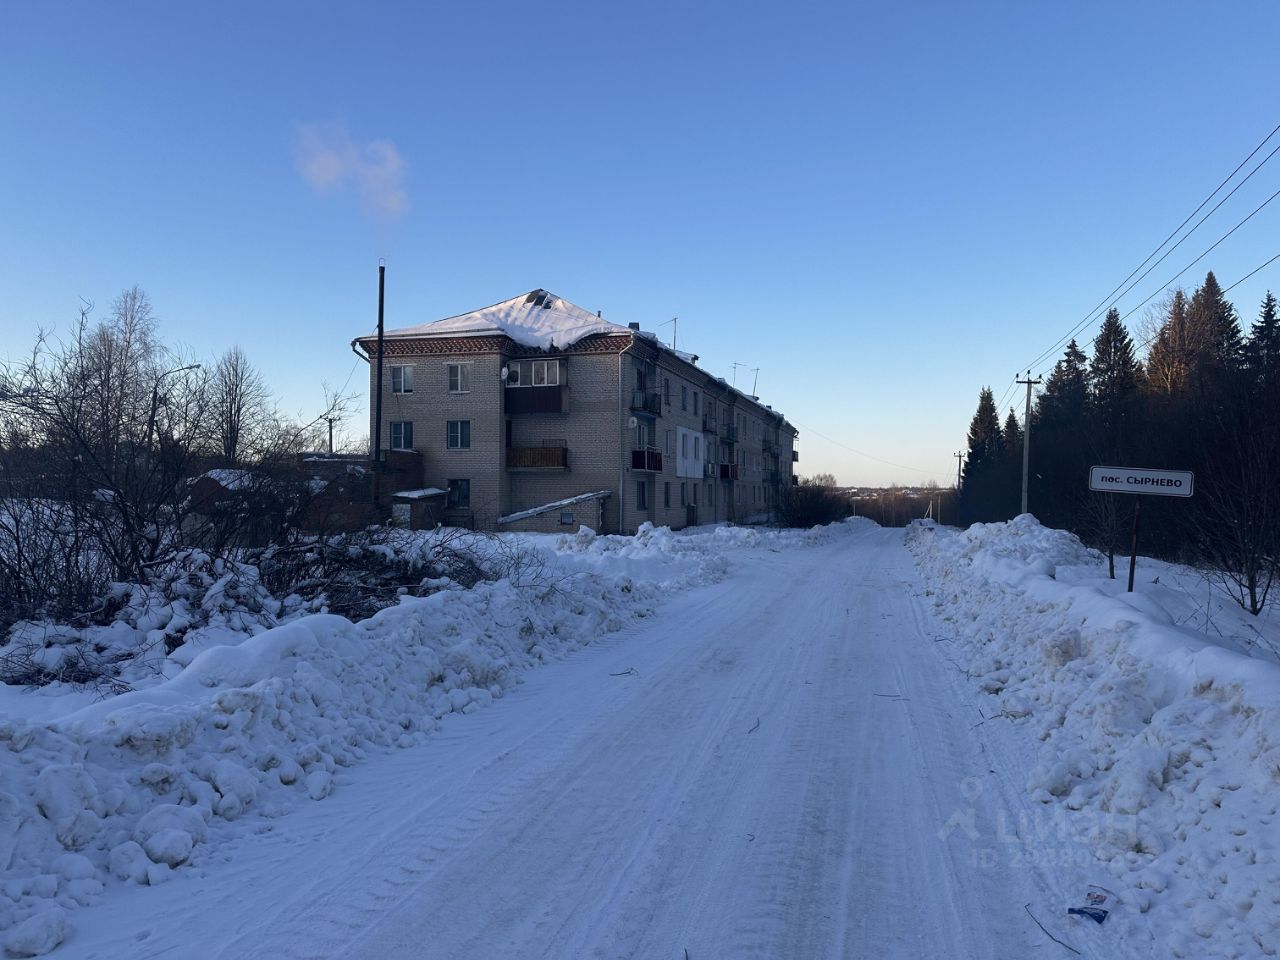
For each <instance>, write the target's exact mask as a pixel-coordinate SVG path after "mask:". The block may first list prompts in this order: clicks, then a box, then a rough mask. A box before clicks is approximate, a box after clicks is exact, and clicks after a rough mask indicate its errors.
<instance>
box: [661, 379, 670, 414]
mask: <svg viewBox="0 0 1280 960" xmlns="http://www.w3.org/2000/svg"><path fill="white" fill-rule="evenodd" d="M662 397H663V399H664V400H666V402H667V406H668V407H669V406H671V378H670V377H663V378H662Z"/></svg>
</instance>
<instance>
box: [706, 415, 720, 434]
mask: <svg viewBox="0 0 1280 960" xmlns="http://www.w3.org/2000/svg"><path fill="white" fill-rule="evenodd" d="M702 432H703V433H719V432H720V431H719V429H718V427H717V426H716V418H715V417H711V416H708V415H707V414H705V413H704V414H703V415H702Z"/></svg>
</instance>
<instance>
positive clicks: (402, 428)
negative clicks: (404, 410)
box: [391, 420, 413, 450]
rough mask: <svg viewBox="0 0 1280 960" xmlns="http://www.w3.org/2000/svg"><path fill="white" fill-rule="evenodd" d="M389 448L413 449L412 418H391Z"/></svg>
mask: <svg viewBox="0 0 1280 960" xmlns="http://www.w3.org/2000/svg"><path fill="white" fill-rule="evenodd" d="M391 449H392V450H412V449H413V421H412V420H392V421H391Z"/></svg>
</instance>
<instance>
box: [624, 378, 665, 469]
mask: <svg viewBox="0 0 1280 960" xmlns="http://www.w3.org/2000/svg"><path fill="white" fill-rule="evenodd" d="M654 396H657V394H654ZM631 469H632V470H647V471H649V472H651V473H661V472H662V451H661V450H658V449H657V448H655V447H645V448H643V449H641V450H632V451H631Z"/></svg>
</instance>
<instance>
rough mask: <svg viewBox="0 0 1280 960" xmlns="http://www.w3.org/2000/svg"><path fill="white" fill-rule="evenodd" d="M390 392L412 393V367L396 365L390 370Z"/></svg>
mask: <svg viewBox="0 0 1280 960" xmlns="http://www.w3.org/2000/svg"><path fill="white" fill-rule="evenodd" d="M391 392H392V393H413V367H409V366H400V365H397V366H394V367H392V368H391Z"/></svg>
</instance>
